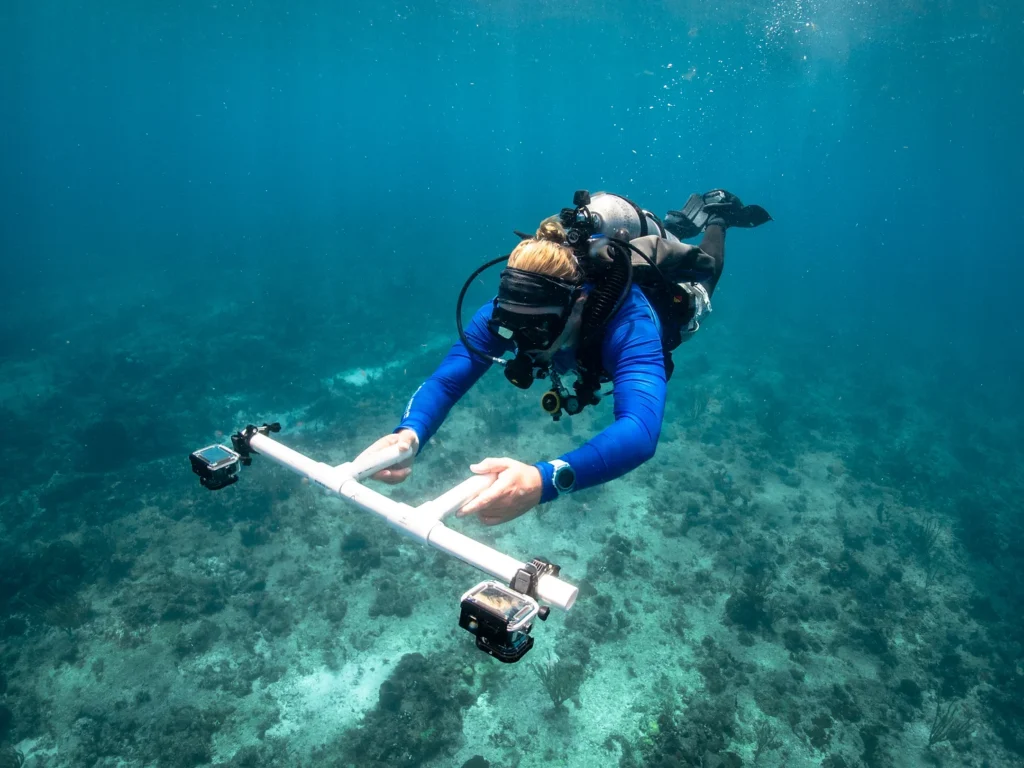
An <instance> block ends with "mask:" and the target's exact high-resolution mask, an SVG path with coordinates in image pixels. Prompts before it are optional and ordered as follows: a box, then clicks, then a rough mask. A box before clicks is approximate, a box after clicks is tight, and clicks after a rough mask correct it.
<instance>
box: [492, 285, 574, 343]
mask: <svg viewBox="0 0 1024 768" xmlns="http://www.w3.org/2000/svg"><path fill="white" fill-rule="evenodd" d="M580 290H581V286H579V285H577V284H576V283H572V282H568V281H565V280H560V279H558V278H556V277H549V276H548V275H539V274H537V273H535V272H527V271H524V270H520V269H513V268H508V269H505V270H504V271H502V273H501V283H500V285H499V287H498V295H497V296H496V297H495V299H494V309H493V311H492V313H491V319H490V321H489V327H490V329H491V330H492V331H493V332H494V333H496V334H498V335H499V336H501V337H502V338H504V339H511V340H512V341H514V342H515V345H516V349H517V351H518V352H519V353H523V352H543V351H546V350H548V349H550V348H551V345H552V344H554V343H555V341H556V340H557V339H558V337H559V336H561V335H562V331H564V330H565V324H566V323H567V322H568V320H569V315H571V314H572V308H573V305H574V304H575V302H576V299H577V297H578V296H579V295H580Z"/></svg>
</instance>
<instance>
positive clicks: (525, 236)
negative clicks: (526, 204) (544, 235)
mask: <svg viewBox="0 0 1024 768" xmlns="http://www.w3.org/2000/svg"><path fill="white" fill-rule="evenodd" d="M512 233H513V234H515V235H517V236H518V237H519V239H520V240H529V239H530V238H531V237H533V235H528V234H526V233H525V232H520V231H519V230H518V229H513V230H512Z"/></svg>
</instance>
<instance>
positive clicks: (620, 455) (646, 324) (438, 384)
mask: <svg viewBox="0 0 1024 768" xmlns="http://www.w3.org/2000/svg"><path fill="white" fill-rule="evenodd" d="M492 308H493V306H492V304H486V305H485V306H483V307H481V308H480V309H479V310H478V311H477V313H476V314H475V315H474V316H473V320H472V322H471V323H470V324H469V326H468V327H467V328H466V329H465V330H466V336H467V337H468V338H469V341H470V343H471V344H472V345H473V346H475V347H476V348H477V349H479V350H480V351H481V352H484V353H486V354H488V355H491V356H492V357H500V356H501V355H502V354H503V353H505V352H510V351H512V350H513V349H514V346H513V344H512V342H511V340H506V339H503V338H502V337H501V336H499V335H497V334H496V333H494V332H492V331H491V329H490V328H488V326H487V321H488V320H490V319H491V311H492ZM575 361H576V350H575V349H574V348H569V349H566V348H563V349H561V350H559V351H558V352H557V353H555V356H554V359H553V361H552V364H553V367H554V368H555V369H556V370H558V371H560V372H566V371H568V370H571V369H572V368H573V367H574V366H575ZM601 361H602V364H603V366H604V370H605V372H606V373H607V374H608V375H609V376H610V377H611V380H612V383H613V386H614V391H613V397H614V401H615V408H614V414H615V421H614V423H612V424H611V425H610V426H608V427H607V428H606V429H604V430H603V431H602V432H600V433H599V434H597V435H596V436H594V438H593V439H591V440H590V441H589V442H587V443H585V444H584V445H581V446H580V447H579V448H577V449H576V450H574V451H570V452H569V453H566V454H563V455H562V456H560V457H559V458H561V459H562V460H563V461H566V462H568V463H569V464H570V465H571V466H572V468H573V469H574V470H575V472H576V488H577V490H578V489H582V488H588V487H590V486H594V485H598V484H600V483H604V482H607V481H608V480H613V479H614V478H616V477H621V476H622V475H624V474H626V473H627V472H629V471H630V470H633V469H636V467H638V466H640V465H641V464H643V463H644V462H645V461H647V460H648V459H649V458H651V457H652V456H653V455H654V451H655V448H656V447H657V444H658V437H659V435H660V434H661V420H662V417H663V416H664V414H665V381H666V380H665V357H664V352H663V351H662V345H661V322H660V320H659V319H658V316H657V314H656V313H655V311H654V309H653V308H652V307H651V305H650V303H649V302H648V301H647V298H646V297H645V296H644V295H643V293H642V292H641V291H640V289H639V288H637V287H636V286H633V288H632V291H631V292H630V295H629V296H627V297H626V300H625V301H623V303H622V306H621V307H620V308H619V310H618V312H616V313H615V315H614V316H613V317H612V318H611V320H610V321H609V322H608V326H607V329H606V330H605V336H604V340H603V341H602V344H601ZM491 365H492V363H490V362H489V361H486V360H481V359H480V358H479V357H478V356H476V355H473V354H471V353H470V352H469V351H468V350H467V349H466V347H465V346H464V345H463V344H462V342H461V341H458V342H456V343H455V345H454V346H453V347H452V348H451V351H450V352H449V353H448V356H447V357H445V359H444V361H443V362H442V363H441V365H440V366H439V367H438V369H437V370H436V371H435V372H434V374H433V375H432V376H431V377H430V378H429V379H427V380H426V381H425V382H423V384H422V385H420V387H419V389H417V390H416V392H415V393H413V396H412V398H411V399H410V400H409V405H408V407H407V408H406V409H405V414H404V416H403V418H402V421H401V423H400V424H399V426H398V429H411V430H413V431H414V432H415V433H416V435H417V436H418V437H419V441H420V446H421V447H422V446H423V445H424V444H426V442H427V441H428V440H429V439H430V438H431V437H432V436H433V434H434V432H436V431H437V429H438V428H439V427H440V426H441V422H443V421H444V419H445V417H446V416H447V415H448V412H449V411H450V410H451V408H452V406H453V405H455V403H456V402H457V401H458V399H459V398H460V397H462V396H463V395H464V394H465V393H466V392H467V391H469V388H470V387H472V386H473V385H474V384H475V383H476V382H477V380H478V379H479V378H480V377H481V376H483V374H484V373H485V372H486V371H487V369H488V368H490V367H491ZM396 431H397V430H396ZM534 466H536V467H537V469H539V470H540V473H541V478H542V479H543V481H544V487H543V492H542V494H541V502H542V503H543V502H546V501H551V500H552V499H554V498H555V497H556V496H557V495H558V492H557V491H556V490H555V487H554V482H553V479H552V476H553V474H554V469H553V467H552V466H551V465H550V464H549V463H548V462H546V461H545V462H540V463H538V464H536V465H534Z"/></svg>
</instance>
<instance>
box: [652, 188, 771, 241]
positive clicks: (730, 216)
mask: <svg viewBox="0 0 1024 768" xmlns="http://www.w3.org/2000/svg"><path fill="white" fill-rule="evenodd" d="M771 220H772V217H771V216H770V215H768V211H766V210H765V209H764V208H762V207H761V206H759V205H744V204H743V201H742V200H740V199H739V198H738V197H736V195H734V194H732V192H726V191H725V190H724V189H713V190H711V191H710V192H705V193H704V194H703V195H696V194H694V195H690V199H689V200H687V201H686V205H684V206H683V210H681V211H669V212H668V215H666V216H665V229H667V230H668V231H669V232H671V233H672V234H673V235H675V236H676V237H678V238H679V239H680V240H685V239H687V238H689V237H695V236H696V235H698V234H699V233H700V232H702V231H704V229H705V228H707V227H709V226H719V227H722V228H723V229H728V228H729V227H759V226H761V225H762V224H764V223H765V222H767V221H771Z"/></svg>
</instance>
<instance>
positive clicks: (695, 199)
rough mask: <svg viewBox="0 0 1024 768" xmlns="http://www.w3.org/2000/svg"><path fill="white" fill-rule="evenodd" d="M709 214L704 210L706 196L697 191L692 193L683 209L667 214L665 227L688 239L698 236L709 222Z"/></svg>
mask: <svg viewBox="0 0 1024 768" xmlns="http://www.w3.org/2000/svg"><path fill="white" fill-rule="evenodd" d="M707 221H708V215H707V214H706V213H705V212H704V196H703V195H698V194H696V193H694V194H692V195H690V198H689V199H688V200H687V201H686V205H684V206H683V210H681V211H669V212H668V213H667V214H666V216H665V229H667V230H668V231H669V232H671V233H672V234H673V235H675V236H676V237H678V238H679V239H680V240H686V239H688V238H691V237H696V236H697V235H699V234H700V233H701V231H702V230H703V229H704V225H705V224H707Z"/></svg>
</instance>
